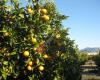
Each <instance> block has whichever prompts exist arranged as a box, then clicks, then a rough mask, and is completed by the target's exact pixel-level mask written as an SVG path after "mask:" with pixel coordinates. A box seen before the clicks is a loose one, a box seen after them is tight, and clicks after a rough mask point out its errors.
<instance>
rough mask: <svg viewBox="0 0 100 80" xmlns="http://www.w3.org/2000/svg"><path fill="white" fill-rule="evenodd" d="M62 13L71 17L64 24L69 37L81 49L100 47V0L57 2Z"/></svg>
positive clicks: (60, 0)
mask: <svg viewBox="0 0 100 80" xmlns="http://www.w3.org/2000/svg"><path fill="white" fill-rule="evenodd" d="M55 3H56V5H57V9H58V10H59V12H60V13H62V14H65V15H67V16H70V17H69V18H68V19H67V20H65V21H64V22H63V25H64V26H65V27H68V28H70V30H69V34H70V35H69V37H70V38H71V39H72V40H75V43H76V44H78V47H79V48H80V49H82V48H85V47H100V0H55Z"/></svg>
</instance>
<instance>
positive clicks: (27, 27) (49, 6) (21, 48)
mask: <svg viewBox="0 0 100 80" xmlns="http://www.w3.org/2000/svg"><path fill="white" fill-rule="evenodd" d="M27 3H28V4H27V5H26V6H25V7H21V4H20V2H19V1H18V0H9V1H8V0H2V1H0V79H1V80H15V79H17V80H80V75H81V74H80V65H79V62H78V57H77V54H76V53H77V48H76V47H75V45H74V41H72V40H70V38H69V37H68V29H65V28H64V27H63V25H62V24H61V23H62V20H63V19H66V18H67V16H65V15H61V14H60V13H59V12H57V10H56V7H55V4H54V3H53V2H50V1H47V0H46V2H45V1H44V0H42V1H38V0H28V1H27ZM73 76H74V77H73Z"/></svg>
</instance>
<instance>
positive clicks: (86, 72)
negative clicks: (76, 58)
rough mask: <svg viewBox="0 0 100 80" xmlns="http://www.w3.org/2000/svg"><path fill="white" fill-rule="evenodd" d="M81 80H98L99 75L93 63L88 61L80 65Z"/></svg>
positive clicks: (99, 79) (99, 78)
mask: <svg viewBox="0 0 100 80" xmlns="http://www.w3.org/2000/svg"><path fill="white" fill-rule="evenodd" d="M82 69H83V72H82V80H100V75H98V73H97V65H96V64H95V62H94V61H92V60H89V61H87V62H86V63H85V65H82Z"/></svg>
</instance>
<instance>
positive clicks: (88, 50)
mask: <svg viewBox="0 0 100 80" xmlns="http://www.w3.org/2000/svg"><path fill="white" fill-rule="evenodd" d="M81 51H82V52H89V53H90V52H99V51H100V47H93V48H90V47H87V48H84V49H82V50H81Z"/></svg>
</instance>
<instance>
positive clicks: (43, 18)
mask: <svg viewBox="0 0 100 80" xmlns="http://www.w3.org/2000/svg"><path fill="white" fill-rule="evenodd" d="M39 11H40V14H41V15H42V16H41V18H42V20H43V21H48V20H49V16H48V15H46V14H47V10H46V9H45V8H43V9H39ZM27 12H28V13H29V14H34V10H33V9H32V8H31V7H29V8H28V9H27Z"/></svg>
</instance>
